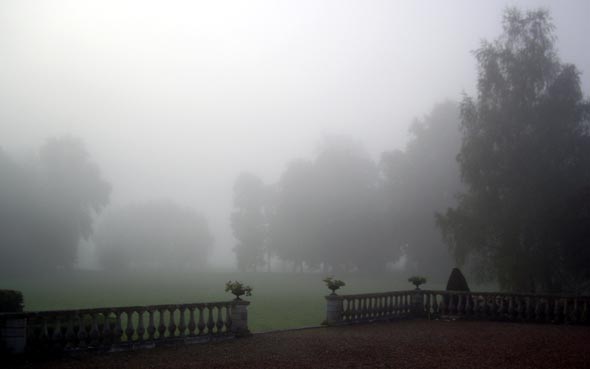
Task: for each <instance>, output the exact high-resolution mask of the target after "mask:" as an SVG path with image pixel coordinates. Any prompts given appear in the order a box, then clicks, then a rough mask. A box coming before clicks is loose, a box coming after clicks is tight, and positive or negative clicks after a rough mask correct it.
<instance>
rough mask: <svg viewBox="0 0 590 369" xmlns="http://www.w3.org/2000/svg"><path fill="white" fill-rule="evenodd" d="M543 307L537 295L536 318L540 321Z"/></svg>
mask: <svg viewBox="0 0 590 369" xmlns="http://www.w3.org/2000/svg"><path fill="white" fill-rule="evenodd" d="M542 314H543V313H542V308H541V299H540V298H538V297H535V320H536V321H538V322H540V321H541V319H542V317H541V315H542Z"/></svg>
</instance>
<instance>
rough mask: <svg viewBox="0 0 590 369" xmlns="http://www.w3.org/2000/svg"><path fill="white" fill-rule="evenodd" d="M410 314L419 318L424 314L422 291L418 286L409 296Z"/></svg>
mask: <svg viewBox="0 0 590 369" xmlns="http://www.w3.org/2000/svg"><path fill="white" fill-rule="evenodd" d="M411 307H412V316H413V317H415V318H421V317H423V316H424V315H425V314H424V293H423V292H422V290H420V289H419V288H416V289H415V290H414V292H413V293H412V297H411Z"/></svg>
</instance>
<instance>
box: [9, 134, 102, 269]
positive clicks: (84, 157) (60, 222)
mask: <svg viewBox="0 0 590 369" xmlns="http://www.w3.org/2000/svg"><path fill="white" fill-rule="evenodd" d="M38 159H39V160H38V162H34V163H31V164H30V165H27V164H23V163H17V162H15V161H13V160H11V159H10V158H9V157H8V156H7V155H6V154H2V153H1V152H0V256H1V257H0V261H1V262H0V264H2V268H0V269H2V271H10V270H15V271H17V270H21V271H25V272H29V271H32V270H40V269H53V268H56V267H61V268H71V267H72V266H73V265H74V263H75V261H76V257H77V251H78V243H79V242H80V240H81V239H83V238H88V237H89V236H90V234H91V233H92V224H93V220H94V217H95V215H96V214H98V213H99V212H100V211H101V210H102V208H103V206H105V205H106V204H107V203H108V199H109V194H110V185H109V184H108V183H107V182H105V181H104V180H103V179H102V177H101V174H100V170H99V168H98V166H97V165H96V164H95V163H94V162H93V161H92V160H91V159H90V156H89V154H88V152H87V151H86V149H85V147H84V145H83V144H82V142H81V141H79V140H77V139H75V138H71V137H63V138H56V139H51V140H48V141H47V142H46V144H45V145H44V146H43V147H42V148H41V150H40V155H39V158H38Z"/></svg>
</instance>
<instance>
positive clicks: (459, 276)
mask: <svg viewBox="0 0 590 369" xmlns="http://www.w3.org/2000/svg"><path fill="white" fill-rule="evenodd" d="M447 291H469V286H468V285H467V280H466V279H465V277H464V276H463V273H461V271H460V270H459V268H453V271H452V272H451V275H450V276H449V281H448V282H447Z"/></svg>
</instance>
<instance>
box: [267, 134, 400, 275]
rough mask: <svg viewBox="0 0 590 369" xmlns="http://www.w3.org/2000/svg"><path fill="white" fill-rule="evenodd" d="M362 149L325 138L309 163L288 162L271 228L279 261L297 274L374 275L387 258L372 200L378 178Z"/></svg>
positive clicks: (378, 208)
mask: <svg viewBox="0 0 590 369" xmlns="http://www.w3.org/2000/svg"><path fill="white" fill-rule="evenodd" d="M378 174H379V173H378V170H377V167H376V165H375V163H374V162H373V161H372V160H371V158H370V157H369V156H368V154H367V153H366V152H365V151H364V150H363V148H362V147H361V146H360V145H358V144H356V143H355V142H353V141H352V140H351V139H349V138H346V137H329V138H327V139H326V141H325V142H324V143H323V145H322V147H321V148H320V151H319V154H318V156H317V157H316V158H315V160H313V161H305V160H299V161H294V162H292V163H291V164H290V165H289V166H288V167H287V169H286V171H285V172H284V173H283V175H282V177H281V180H280V182H279V184H278V186H277V192H278V194H277V203H276V214H275V216H274V218H273V221H272V223H271V232H272V233H271V234H272V237H271V238H272V244H273V248H274V249H275V250H276V253H277V255H278V256H279V257H281V258H282V259H284V260H290V261H292V262H293V263H294V264H295V265H296V266H298V267H299V268H300V269H302V267H303V264H304V263H305V264H306V265H307V266H308V267H310V268H317V267H320V266H323V267H325V268H339V269H342V270H353V269H362V270H365V271H372V272H375V271H378V270H382V269H384V267H385V265H386V263H387V262H388V261H391V260H392V259H395V256H394V255H390V251H391V248H389V239H388V236H387V235H388V232H389V229H388V228H387V224H386V223H385V222H384V217H383V209H384V208H383V206H382V202H381V201H379V198H378V194H379V191H378V186H379V175H378Z"/></svg>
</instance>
